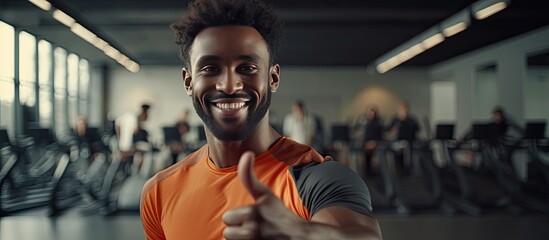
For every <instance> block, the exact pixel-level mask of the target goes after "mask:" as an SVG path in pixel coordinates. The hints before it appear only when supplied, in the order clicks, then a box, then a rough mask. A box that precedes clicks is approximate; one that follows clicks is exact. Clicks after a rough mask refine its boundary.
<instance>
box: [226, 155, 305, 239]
mask: <svg viewBox="0 0 549 240" xmlns="http://www.w3.org/2000/svg"><path fill="white" fill-rule="evenodd" d="M254 160H255V154H253V153H252V152H245V153H244V154H242V157H240V161H239V164H238V176H239V177H240V180H241V181H242V184H244V187H246V189H247V190H248V193H250V195H251V196H252V197H253V198H254V200H255V204H253V205H250V206H245V207H241V208H236V209H233V210H230V211H227V212H226V213H225V214H224V215H223V221H224V222H225V224H226V225H227V228H225V231H224V232H223V234H224V236H225V238H227V239H263V238H266V239H287V238H288V236H290V235H291V234H292V233H295V231H296V230H299V229H300V225H302V224H305V223H307V222H306V221H305V220H303V219H301V218H299V217H298V216H297V215H295V214H294V213H292V212H290V210H289V209H287V208H286V207H285V206H284V204H283V203H282V201H281V200H280V199H278V198H277V197H276V196H275V195H274V193H273V192H272V191H271V190H270V189H269V188H268V187H267V186H265V185H264V184H263V183H261V182H260V181H259V180H258V179H257V177H256V176H255V173H254V170H253V165H254Z"/></svg>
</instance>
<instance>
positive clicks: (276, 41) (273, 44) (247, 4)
mask: <svg viewBox="0 0 549 240" xmlns="http://www.w3.org/2000/svg"><path fill="white" fill-rule="evenodd" d="M221 25H243V26H251V27H253V28H255V29H256V30H257V31H258V32H259V33H260V34H261V36H262V37H263V39H265V42H266V43H267V46H268V50H269V63H270V64H271V65H272V64H273V63H274V62H275V61H276V55H277V54H276V53H277V51H278V47H279V46H280V39H281V38H282V31H283V25H282V23H281V22H280V21H279V20H278V17H277V15H276V13H275V11H274V9H273V8H272V7H271V6H269V5H267V4H266V3H264V2H263V1H261V0H196V1H192V2H190V3H189V6H188V12H187V14H185V15H183V16H182V17H181V19H180V20H179V21H178V22H176V23H173V24H171V25H170V27H171V29H172V30H173V31H174V32H175V34H176V41H175V42H176V43H177V44H179V45H180V47H179V57H180V58H181V60H183V64H184V65H185V66H186V67H190V56H189V51H190V49H191V46H192V44H193V41H194V38H195V37H196V35H197V34H198V33H199V32H200V31H202V30H204V29H205V28H208V27H213V26H221Z"/></svg>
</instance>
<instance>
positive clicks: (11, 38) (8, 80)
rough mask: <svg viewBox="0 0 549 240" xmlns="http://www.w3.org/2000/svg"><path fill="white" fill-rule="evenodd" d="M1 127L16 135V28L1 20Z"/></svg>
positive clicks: (11, 134)
mask: <svg viewBox="0 0 549 240" xmlns="http://www.w3.org/2000/svg"><path fill="white" fill-rule="evenodd" d="M0 36H1V37H0V128H5V129H7V130H8V133H9V134H10V136H13V135H14V130H15V126H14V110H13V107H14V98H15V94H14V93H15V88H14V86H15V85H14V78H15V29H14V28H13V27H12V26H10V25H8V24H6V23H4V22H2V21H0Z"/></svg>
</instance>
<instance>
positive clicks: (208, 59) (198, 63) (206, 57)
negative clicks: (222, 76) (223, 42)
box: [196, 55, 221, 65]
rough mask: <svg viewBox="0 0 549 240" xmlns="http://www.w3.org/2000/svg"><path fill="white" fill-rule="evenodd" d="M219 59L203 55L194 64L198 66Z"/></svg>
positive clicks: (214, 56)
mask: <svg viewBox="0 0 549 240" xmlns="http://www.w3.org/2000/svg"><path fill="white" fill-rule="evenodd" d="M220 59H221V57H219V56H216V55H204V56H201V57H199V58H198V60H197V61H196V64H197V65H200V64H201V63H203V62H210V61H218V60H220Z"/></svg>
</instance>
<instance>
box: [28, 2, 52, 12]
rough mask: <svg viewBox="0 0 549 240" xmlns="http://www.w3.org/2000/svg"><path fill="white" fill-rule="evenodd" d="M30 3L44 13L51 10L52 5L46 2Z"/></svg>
mask: <svg viewBox="0 0 549 240" xmlns="http://www.w3.org/2000/svg"><path fill="white" fill-rule="evenodd" d="M29 2H31V3H32V4H34V5H36V6H37V7H39V8H41V9H42V10H44V11H49V10H51V3H49V2H48V1H46V0H29Z"/></svg>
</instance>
